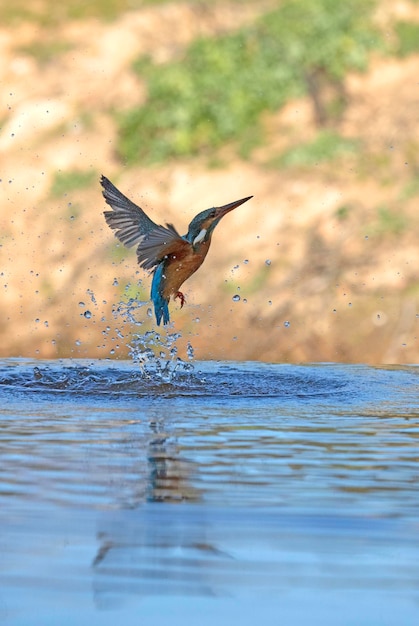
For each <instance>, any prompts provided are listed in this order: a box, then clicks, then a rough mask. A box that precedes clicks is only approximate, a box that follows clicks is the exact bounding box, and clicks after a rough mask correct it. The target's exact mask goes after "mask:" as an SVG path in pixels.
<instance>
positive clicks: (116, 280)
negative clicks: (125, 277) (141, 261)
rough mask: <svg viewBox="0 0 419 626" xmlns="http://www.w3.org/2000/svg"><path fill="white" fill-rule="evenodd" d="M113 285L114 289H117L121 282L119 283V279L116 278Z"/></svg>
mask: <svg viewBox="0 0 419 626" xmlns="http://www.w3.org/2000/svg"><path fill="white" fill-rule="evenodd" d="M112 285H113V286H114V287H117V286H118V285H119V282H118V279H117V278H114V280H113V283H112Z"/></svg>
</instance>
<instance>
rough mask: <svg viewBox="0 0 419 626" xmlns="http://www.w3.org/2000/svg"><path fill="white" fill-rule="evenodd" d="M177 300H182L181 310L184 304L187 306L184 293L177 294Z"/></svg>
mask: <svg viewBox="0 0 419 626" xmlns="http://www.w3.org/2000/svg"><path fill="white" fill-rule="evenodd" d="M175 298H179V300H180V308H182V307H183V305H184V304H185V302H186V298H185V296H184V295H183V293H182V292H181V291H178V292H177V293H176V294H175Z"/></svg>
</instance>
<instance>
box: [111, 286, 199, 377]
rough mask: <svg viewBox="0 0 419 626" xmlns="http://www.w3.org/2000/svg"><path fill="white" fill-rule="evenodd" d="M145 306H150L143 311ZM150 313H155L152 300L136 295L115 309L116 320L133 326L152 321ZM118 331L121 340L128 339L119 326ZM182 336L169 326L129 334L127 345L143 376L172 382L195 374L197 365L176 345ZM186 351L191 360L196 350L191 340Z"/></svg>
mask: <svg viewBox="0 0 419 626" xmlns="http://www.w3.org/2000/svg"><path fill="white" fill-rule="evenodd" d="M146 306H147V307H148V308H147V310H146V311H144V307H146ZM149 312H150V313H151V316H152V311H151V309H150V308H149V302H148V301H142V300H138V299H137V298H134V297H132V298H129V299H128V300H126V301H121V302H119V304H118V305H117V306H115V307H114V309H113V315H114V317H115V319H122V320H123V323H124V324H128V325H129V326H130V327H131V328H132V327H133V326H134V327H137V328H140V327H141V326H143V324H145V323H148V324H149V318H150V313H149ZM117 334H118V337H119V338H120V339H124V338H125V337H124V334H123V333H122V332H121V331H120V329H118V331H117ZM181 337H182V334H181V333H179V332H178V333H176V332H168V331H167V330H166V329H164V330H163V331H162V332H158V331H157V330H147V331H143V332H136V333H134V334H131V333H130V337H129V340H128V341H127V343H126V346H127V348H128V350H129V356H130V357H131V359H132V361H133V363H135V364H136V365H138V366H139V368H140V370H141V373H142V376H143V378H146V379H148V380H152V381H154V382H164V383H173V382H176V381H180V380H182V381H184V380H185V379H187V378H188V377H192V374H193V371H194V366H193V365H192V363H191V362H189V363H187V362H186V361H184V360H183V359H181V358H180V357H179V356H178V347H177V345H176V344H177V341H178V340H179V339H180V338H181ZM186 352H187V357H188V359H189V361H192V360H193V358H194V350H193V347H192V345H191V344H190V343H189V342H188V345H187V349H186Z"/></svg>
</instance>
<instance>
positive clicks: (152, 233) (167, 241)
mask: <svg viewBox="0 0 419 626" xmlns="http://www.w3.org/2000/svg"><path fill="white" fill-rule="evenodd" d="M100 182H101V185H102V188H103V189H102V193H103V197H104V198H105V200H106V203H107V204H109V206H110V207H111V208H112V211H104V216H105V220H106V222H107V223H108V225H109V226H110V228H112V229H113V230H114V231H115V236H116V237H117V238H118V239H119V241H121V242H122V243H123V244H124V245H125V246H127V248H131V247H132V246H134V245H137V260H138V263H139V265H140V267H143V268H144V269H145V270H152V271H153V280H152V283H151V300H152V301H153V304H154V312H155V315H156V321H157V326H160V323H161V320H162V319H163V324H168V323H169V321H170V315H169V300H170V298H171V297H172V298H173V299H175V298H179V300H180V307H181V308H182V307H183V305H184V304H185V296H184V294H183V293H182V292H181V291H179V288H180V287H181V285H182V284H183V283H184V282H185V280H187V279H188V278H189V277H190V276H192V274H193V273H194V272H196V270H197V269H198V268H199V267H200V266H201V265H202V263H203V261H204V259H205V257H206V256H207V253H208V250H209V247H210V244H211V236H212V233H213V231H214V228H215V227H216V226H217V224H218V222H219V221H220V220H221V218H222V217H224V215H226V214H227V213H229V212H230V211H232V210H233V209H235V208H237V207H238V206H240V205H241V204H243V203H244V202H247V201H248V200H250V198H253V196H248V197H247V198H242V199H241V200H236V201H235V202H230V203H229V204H225V205H224V206H220V207H214V208H212V209H207V210H206V211H202V212H201V213H198V215H196V216H195V217H194V218H193V220H192V221H191V223H190V224H189V227H188V232H187V233H186V235H183V237H182V235H179V233H178V231H177V230H176V228H175V227H174V226H173V224H166V226H161V225H159V224H156V223H155V222H153V220H152V219H150V218H149V217H148V215H147V214H146V213H145V212H144V211H143V209H141V208H140V207H139V206H138V205H136V204H135V203H134V202H132V201H131V200H129V198H127V197H126V196H124V194H123V193H121V192H120V191H119V189H117V188H116V187H115V185H114V184H113V183H111V181H110V180H109V179H108V178H106V176H102V177H101V179H100Z"/></svg>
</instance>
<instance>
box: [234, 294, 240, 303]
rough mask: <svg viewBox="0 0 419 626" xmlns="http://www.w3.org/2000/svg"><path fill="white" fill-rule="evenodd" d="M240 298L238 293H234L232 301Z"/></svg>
mask: <svg viewBox="0 0 419 626" xmlns="http://www.w3.org/2000/svg"><path fill="white" fill-rule="evenodd" d="M239 300H240V296H239V294H238V293H236V295H235V296H233V302H238V301H239Z"/></svg>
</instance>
